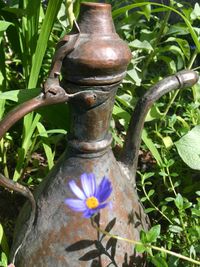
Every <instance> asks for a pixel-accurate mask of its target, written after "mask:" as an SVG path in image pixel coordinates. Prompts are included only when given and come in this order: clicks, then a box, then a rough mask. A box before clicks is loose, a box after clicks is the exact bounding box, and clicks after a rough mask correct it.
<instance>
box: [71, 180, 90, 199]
mask: <svg viewBox="0 0 200 267" xmlns="http://www.w3.org/2000/svg"><path fill="white" fill-rule="evenodd" d="M69 186H70V189H71V190H72V192H73V193H74V195H76V196H77V197H78V198H80V199H82V200H85V199H86V196H85V194H84V193H83V191H82V190H81V189H80V188H79V187H78V186H77V185H76V183H75V181H74V180H71V181H70V182H69Z"/></svg>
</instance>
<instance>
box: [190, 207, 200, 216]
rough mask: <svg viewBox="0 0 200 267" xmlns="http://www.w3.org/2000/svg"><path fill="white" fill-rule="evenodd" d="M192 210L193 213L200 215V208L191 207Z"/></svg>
mask: <svg viewBox="0 0 200 267" xmlns="http://www.w3.org/2000/svg"><path fill="white" fill-rule="evenodd" d="M191 211H192V215H196V216H198V217H200V209H191Z"/></svg>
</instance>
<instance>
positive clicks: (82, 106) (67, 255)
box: [0, 3, 198, 267]
mask: <svg viewBox="0 0 200 267" xmlns="http://www.w3.org/2000/svg"><path fill="white" fill-rule="evenodd" d="M130 59H131V52H130V50H129V48H128V46H127V45H126V44H125V43H124V42H123V41H122V40H121V39H120V38H119V36H118V35H117V34H116V32H115V28H114V25H113V22H112V17H111V6H110V5H109V4H102V3H82V4H81V9H80V16H79V19H78V22H77V24H75V25H74V28H73V29H72V32H71V33H70V34H69V35H68V36H65V37H64V38H63V39H62V40H61V41H60V42H59V44H58V47H57V50H56V53H55V56H54V59H53V62H52V66H51V71H50V74H49V77H48V79H47V81H46V83H45V84H44V89H43V91H42V92H41V94H40V95H39V96H38V97H36V98H33V99H31V100H29V101H27V102H25V103H23V104H21V105H20V106H18V107H17V108H16V109H14V110H13V111H11V112H10V113H8V115H7V116H6V117H5V118H4V119H3V120H2V121H1V123H0V137H2V136H3V135H4V134H5V132H6V131H7V130H8V129H9V128H10V127H11V126H12V125H13V124H14V123H15V122H16V121H17V120H19V119H20V118H22V117H23V116H24V115H25V114H27V113H29V112H30V111H33V110H35V109H36V108H38V107H41V106H45V105H51V104H56V103H62V102H67V103H68V104H69V105H70V108H71V128H70V131H69V133H68V135H67V138H68V147H67V148H66V151H65V152H64V154H63V155H62V156H61V158H60V159H59V161H58V162H57V163H56V165H55V167H54V168H53V169H52V170H51V171H50V173H49V174H48V176H47V177H46V178H44V180H43V181H42V183H41V184H40V186H39V187H38V189H37V190H36V192H35V193H34V197H33V195H32V194H31V192H30V191H29V190H28V189H26V188H25V187H23V186H22V185H20V184H18V183H13V182H12V181H10V180H8V179H6V178H5V177H4V176H3V175H2V174H0V185H2V186H4V187H7V188H9V189H12V190H16V191H18V192H20V193H22V194H24V195H25V196H27V197H28V198H29V200H30V202H31V207H30V205H29V204H28V203H27V204H26V205H25V207H24V208H23V209H22V211H21V214H20V216H19V219H18V222H17V226H16V230H15V238H14V243H13V246H12V253H11V254H12V258H15V256H16V266H17V267H26V266H27V267H33V266H35V267H36V266H37V267H43V266H44V267H47V266H48V267H55V266H56V267H61V266H62V267H63V266H70V267H77V266H82V267H89V266H93V267H94V266H103V267H105V266H123V267H126V266H146V260H145V255H142V254H138V253H136V252H135V250H134V247H133V245H131V244H129V243H126V242H123V241H121V242H120V241H117V242H116V241H113V240H112V238H111V239H110V241H109V242H108V239H107V238H106V237H105V236H104V238H100V234H99V233H98V231H97V230H96V229H95V228H93V227H92V226H91V224H90V221H89V220H88V219H85V218H83V217H82V216H81V214H78V213H75V212H73V211H71V210H70V209H69V208H68V207H66V205H65V204H64V199H65V198H66V197H72V193H71V191H70V190H69V188H68V186H67V184H68V182H69V180H71V179H74V180H75V181H77V183H78V181H79V178H80V175H81V174H83V173H94V174H95V176H96V178H97V182H99V181H100V179H101V178H102V177H103V176H107V177H109V179H110V181H111V183H112V186H113V193H112V195H111V202H112V206H113V207H112V209H111V210H110V209H108V208H107V209H103V210H102V211H101V213H100V215H98V216H96V217H95V220H96V223H97V224H98V225H100V227H101V228H102V229H106V230H107V231H110V230H111V231H112V232H113V233H114V234H115V235H118V236H122V237H125V238H129V239H133V240H139V235H140V230H141V229H144V230H147V229H148V227H149V220H148V217H147V216H146V215H145V213H144V210H143V207H142V205H141V203H140V201H139V199H138V195H137V191H136V187H135V174H136V169H137V161H138V151H139V147H140V142H141V131H142V128H143V125H144V120H145V116H146V114H147V112H148V110H149V109H150V108H151V106H152V104H153V103H154V102H155V101H156V100H157V99H158V98H160V97H161V96H162V95H164V94H166V93H168V92H170V91H171V90H174V89H179V88H183V87H187V86H192V85H193V84H195V83H196V82H197V80H198V75H197V74H196V73H195V72H193V71H190V70H186V71H181V72H179V73H177V74H175V75H173V76H170V77H168V78H165V79H164V80H162V81H160V82H159V83H158V84H156V85H155V86H153V87H152V88H151V89H150V90H148V91H147V92H146V93H145V94H144V96H143V97H141V98H140V99H139V101H138V103H137V105H136V107H135V110H134V112H133V114H132V118H131V121H130V124H129V127H128V131H127V135H126V138H125V144H124V147H123V149H122V153H121V155H119V160H118V161H117V160H116V159H115V157H114V155H113V152H112V149H111V142H112V137H111V134H110V133H109V125H110V118H111V114H112V108H113V104H114V99H115V94H116V91H117V88H118V87H119V84H120V83H121V81H122V79H123V77H124V76H125V73H126V68H127V65H128V63H129V61H130ZM60 73H62V80H61V81H60V78H59V76H60ZM110 250H111V252H110ZM17 252H18V253H17Z"/></svg>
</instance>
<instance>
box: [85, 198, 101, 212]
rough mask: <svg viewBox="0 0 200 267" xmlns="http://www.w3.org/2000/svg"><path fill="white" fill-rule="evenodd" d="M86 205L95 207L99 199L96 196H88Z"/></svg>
mask: <svg viewBox="0 0 200 267" xmlns="http://www.w3.org/2000/svg"><path fill="white" fill-rule="evenodd" d="M86 205H87V207H88V208H89V209H95V208H97V207H98V206H99V201H98V199H97V198H96V197H88V199H87V200H86Z"/></svg>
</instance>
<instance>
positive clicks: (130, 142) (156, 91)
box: [120, 70, 199, 177]
mask: <svg viewBox="0 0 200 267" xmlns="http://www.w3.org/2000/svg"><path fill="white" fill-rule="evenodd" d="M198 78H199V76H198V74H197V73H196V72H194V71H190V70H184V71H180V72H178V73H177V74H175V75H173V76H169V77H167V78H165V79H163V80H162V81H160V82H158V83H157V84H156V85H154V86H153V87H152V88H151V89H150V90H148V91H147V92H146V93H145V94H144V96H143V97H141V98H140V99H139V101H138V102H137V105H136V107H135V109H134V112H133V114H132V117H131V120H130V123H129V127H128V131H127V135H126V139H125V144H124V147H123V150H122V154H121V157H120V161H121V162H123V163H124V164H125V165H127V166H128V168H129V169H130V171H131V174H132V177H135V174H136V171H137V164H138V153H139V148H140V144H141V135H142V129H143V126H144V121H145V117H146V115H147V113H148V111H149V110H150V108H151V107H152V105H153V103H154V102H155V101H156V100H158V99H159V98H160V97H161V96H163V95H164V94H166V93H168V92H170V91H172V90H175V89H180V88H185V87H189V86H192V85H194V84H195V83H196V82H197V81H198Z"/></svg>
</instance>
